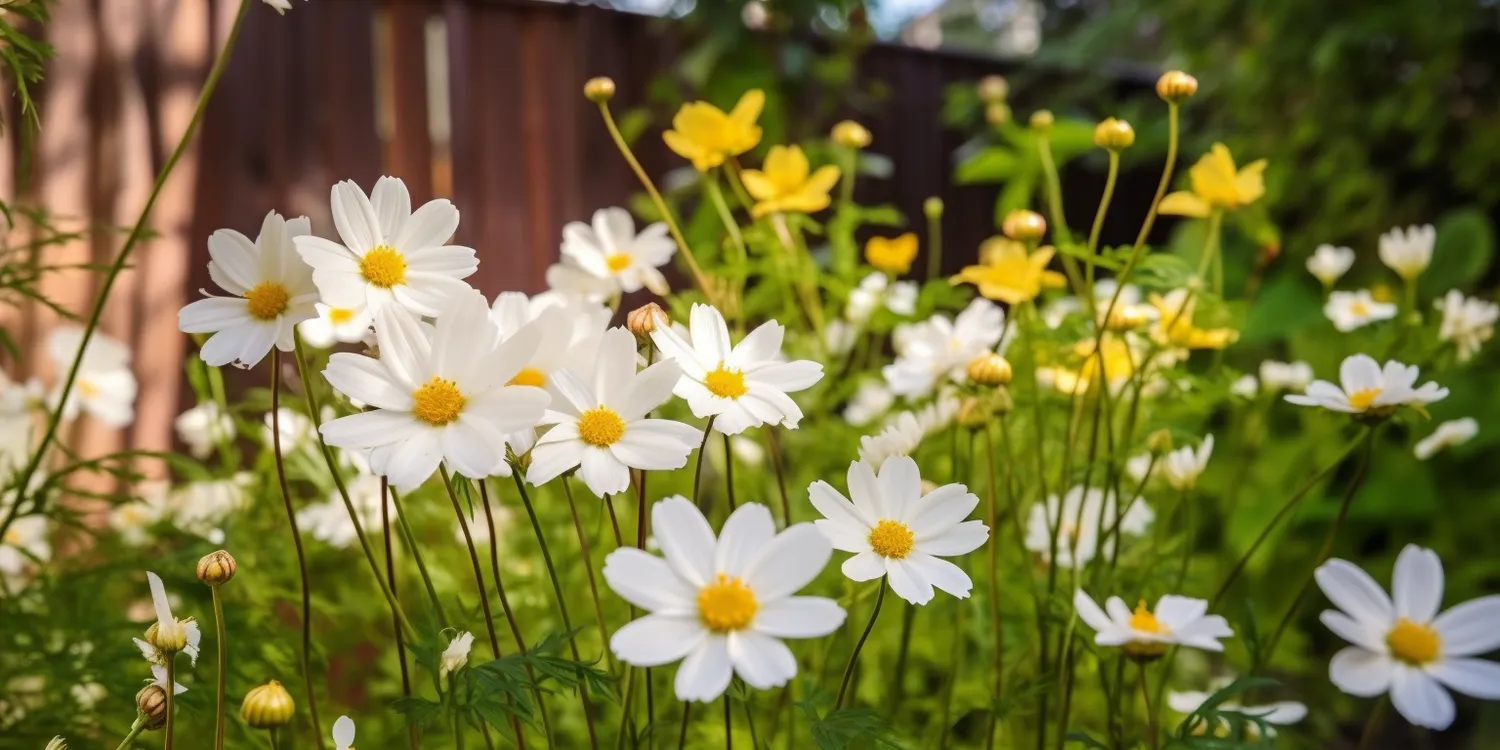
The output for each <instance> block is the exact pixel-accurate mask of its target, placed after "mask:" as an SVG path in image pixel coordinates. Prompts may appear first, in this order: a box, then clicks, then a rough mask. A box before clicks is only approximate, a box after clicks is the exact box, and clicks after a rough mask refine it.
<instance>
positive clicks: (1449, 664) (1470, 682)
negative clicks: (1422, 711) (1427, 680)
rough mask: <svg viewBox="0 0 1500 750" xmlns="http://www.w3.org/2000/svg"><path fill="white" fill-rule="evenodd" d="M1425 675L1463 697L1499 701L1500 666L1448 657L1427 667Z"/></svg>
mask: <svg viewBox="0 0 1500 750" xmlns="http://www.w3.org/2000/svg"><path fill="white" fill-rule="evenodd" d="M1427 674H1429V675H1432V676H1433V677H1435V678H1437V680H1438V681H1439V682H1441V683H1443V684H1444V685H1447V686H1448V687H1450V688H1452V689H1454V690H1457V691H1458V692H1460V693H1463V694H1464V695H1467V696H1471V697H1474V698H1480V699H1483V700H1490V701H1493V700H1500V664H1496V663H1495V662H1492V661H1486V660H1484V659H1468V658H1462V657H1460V658H1451V657H1450V658H1445V659H1443V660H1442V661H1439V662H1437V663H1435V664H1431V665H1429V666H1428V667H1427Z"/></svg>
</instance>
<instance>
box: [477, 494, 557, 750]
mask: <svg viewBox="0 0 1500 750" xmlns="http://www.w3.org/2000/svg"><path fill="white" fill-rule="evenodd" d="M478 484H479V499H480V502H482V503H483V504H484V523H485V525H486V526H487V527H488V528H489V532H490V572H491V573H492V574H493V575H494V576H495V591H496V593H498V594H499V595H500V610H501V611H502V612H504V613H505V622H506V624H508V625H509V626H510V635H511V637H512V638H515V639H516V649H517V650H518V651H520V652H523V653H524V652H525V651H526V638H525V636H523V635H522V634H521V626H520V624H519V623H518V622H517V621H516V613H515V611H514V610H512V609H511V608H510V599H509V598H508V597H506V595H505V579H503V578H501V577H500V535H499V534H498V533H497V529H496V528H495V515H494V512H493V511H491V510H490V490H489V482H488V481H481V482H479V483H478ZM526 675H527V677H529V678H530V679H531V682H532V685H533V687H532V692H533V693H534V694H535V695H536V705H537V708H539V709H540V710H541V714H542V733H543V734H544V735H545V736H546V738H547V746H548V747H551V746H552V745H553V744H554V742H553V739H552V716H551V714H550V713H549V712H548V711H547V701H546V699H545V697H544V696H543V693H542V691H541V689H539V688H537V687H535V684H536V670H535V669H533V668H532V666H531V665H530V664H527V665H526Z"/></svg>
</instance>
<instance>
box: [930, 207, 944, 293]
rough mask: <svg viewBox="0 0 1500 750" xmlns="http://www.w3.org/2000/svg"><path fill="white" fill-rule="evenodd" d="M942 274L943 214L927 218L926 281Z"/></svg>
mask: <svg viewBox="0 0 1500 750" xmlns="http://www.w3.org/2000/svg"><path fill="white" fill-rule="evenodd" d="M942 275H943V216H942V214H938V215H937V216H935V217H928V219H927V281H932V280H933V279H938V278H941V277H942Z"/></svg>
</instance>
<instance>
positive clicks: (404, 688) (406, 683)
mask: <svg viewBox="0 0 1500 750" xmlns="http://www.w3.org/2000/svg"><path fill="white" fill-rule="evenodd" d="M389 498H390V486H389V483H388V481H387V480H386V478H385V477H381V478H380V534H381V538H382V539H383V540H384V542H385V575H386V578H387V580H389V581H390V591H391V596H393V597H394V596H396V595H397V594H396V548H395V539H393V538H392V537H391V506H390V501H389ZM397 601H398V603H399V600H397ZM397 612H400V608H399V607H398V608H397V609H396V610H395V611H393V612H392V613H391V630H393V631H395V636H396V657H397V658H398V659H399V660H400V664H401V696H402V697H403V698H410V697H411V666H410V665H409V664H407V656H406V642H405V641H406V639H405V638H404V637H403V635H402V625H401V618H400V616H399V615H397V614H396V613H397ZM406 746H407V747H408V748H409V750H419V748H420V747H421V744H420V741H419V740H418V738H417V725H415V724H408V725H407V727H406Z"/></svg>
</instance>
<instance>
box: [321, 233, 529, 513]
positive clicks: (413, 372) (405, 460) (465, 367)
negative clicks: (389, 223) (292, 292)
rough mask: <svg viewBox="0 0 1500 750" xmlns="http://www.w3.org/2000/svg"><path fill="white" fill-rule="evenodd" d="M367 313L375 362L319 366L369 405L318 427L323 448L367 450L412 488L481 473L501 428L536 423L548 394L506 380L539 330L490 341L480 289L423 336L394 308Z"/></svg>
mask: <svg viewBox="0 0 1500 750" xmlns="http://www.w3.org/2000/svg"><path fill="white" fill-rule="evenodd" d="M429 205H431V204H429ZM375 320H376V325H375V331H376V336H377V337H378V339H379V342H380V358H379V359H374V358H372V357H367V356H365V355H362V354H351V353H348V352H338V353H335V354H334V355H333V356H332V357H330V358H329V360H328V367H327V368H326V369H325V370H323V375H324V377H326V378H328V382H329V384H331V385H332V386H333V387H334V388H335V389H337V390H338V391H339V392H340V393H343V394H344V395H346V396H348V397H350V398H354V399H359V400H360V401H363V402H364V403H366V404H369V405H370V406H373V407H375V408H374V409H373V410H371V411H366V412H361V413H359V414H352V415H350V416H347V417H341V418H339V419H335V420H333V421H331V422H325V423H324V424H323V426H322V428H321V429H322V433H323V438H324V440H326V441H327V442H328V444H330V445H335V446H338V447H340V448H350V449H363V448H369V449H371V451H370V468H371V470H373V471H374V472H375V473H376V474H377V475H385V476H386V477H389V478H390V480H391V483H392V484H395V485H396V486H397V487H399V488H401V489H411V488H414V487H416V486H417V485H420V484H421V483H422V482H424V481H426V479H427V478H428V477H430V476H432V473H433V472H434V471H435V470H437V467H438V464H439V463H446V464H447V465H448V466H449V468H451V469H453V470H454V471H456V472H458V473H459V474H462V475H464V476H466V477H473V478H482V477H485V476H488V475H489V474H490V472H491V471H493V470H494V468H495V467H496V466H497V465H499V463H500V462H501V461H502V460H504V458H505V436H506V435H507V434H509V433H512V432H518V431H520V430H524V429H527V428H529V427H532V426H533V425H535V424H537V423H538V422H539V421H541V418H542V413H543V411H544V410H545V409H546V406H547V402H548V397H547V392H546V391H543V390H542V389H540V388H536V387H533V386H525V385H507V383H509V382H510V381H511V379H512V378H514V377H515V376H516V375H517V374H518V373H520V371H521V368H522V367H524V366H525V365H526V362H527V361H529V360H530V359H531V356H532V355H533V354H535V353H536V349H537V345H538V343H539V342H538V336H539V334H540V331H541V329H540V328H533V327H530V326H526V327H525V328H523V331H522V332H518V333H516V334H515V335H513V336H511V337H510V338H509V339H507V340H506V341H505V342H504V343H501V344H499V345H498V346H497V345H496V341H497V339H498V336H499V333H498V330H497V329H496V327H495V324H494V323H493V322H492V321H491V320H490V317H489V306H488V305H487V304H485V300H484V295H482V294H480V293H479V292H477V291H474V290H472V289H468V288H465V289H464V290H463V292H462V293H461V294H459V295H457V296H456V297H454V298H453V299H452V300H450V301H449V302H448V304H447V306H446V307H445V308H444V310H443V313H442V314H441V315H439V316H438V319H437V326H436V328H435V329H434V331H433V334H432V336H431V337H430V338H429V337H428V335H427V334H426V333H425V332H424V331H423V330H422V328H421V327H420V326H418V324H417V321H416V320H414V319H413V318H411V317H410V316H408V315H407V314H405V313H404V312H401V311H399V310H397V309H394V308H384V309H381V310H380V311H379V312H377V313H376V314H375Z"/></svg>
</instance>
